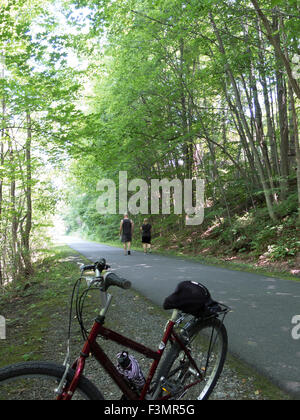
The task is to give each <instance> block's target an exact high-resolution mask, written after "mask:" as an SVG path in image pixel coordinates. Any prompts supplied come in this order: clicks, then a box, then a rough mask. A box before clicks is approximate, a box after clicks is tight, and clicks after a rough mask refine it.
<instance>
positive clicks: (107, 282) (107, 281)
mask: <svg viewBox="0 0 300 420" xmlns="http://www.w3.org/2000/svg"><path fill="white" fill-rule="evenodd" d="M110 286H117V287H120V288H121V289H130V288H131V282H130V281H129V280H126V279H123V278H121V277H119V276H118V275H117V274H115V273H106V274H105V275H104V289H105V290H107V289H108V288H109V287H110Z"/></svg>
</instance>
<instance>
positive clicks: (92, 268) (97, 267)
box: [80, 258, 110, 272]
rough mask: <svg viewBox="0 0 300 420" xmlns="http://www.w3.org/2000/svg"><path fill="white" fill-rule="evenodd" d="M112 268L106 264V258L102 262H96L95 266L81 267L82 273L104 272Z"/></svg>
mask: <svg viewBox="0 0 300 420" xmlns="http://www.w3.org/2000/svg"><path fill="white" fill-rule="evenodd" d="M108 268H110V266H109V265H107V264H106V261H105V259H104V258H101V260H99V261H97V262H95V264H93V265H82V266H81V267H80V269H81V271H96V270H99V271H100V272H102V271H103V270H107V269H108Z"/></svg>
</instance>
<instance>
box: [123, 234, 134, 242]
mask: <svg viewBox="0 0 300 420" xmlns="http://www.w3.org/2000/svg"><path fill="white" fill-rule="evenodd" d="M131 240H132V235H131V233H123V235H122V242H131Z"/></svg>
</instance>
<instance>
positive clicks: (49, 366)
mask: <svg viewBox="0 0 300 420" xmlns="http://www.w3.org/2000/svg"><path fill="white" fill-rule="evenodd" d="M64 372H65V367H64V366H60V365H56V364H54V363H48V362H28V363H18V364H16V365H12V366H8V367H6V368H3V369H0V400H2V401H3V400H55V399H56V398H57V395H56V393H55V389H56V388H57V386H58V384H59V383H60V381H61V379H62V377H63V375H64ZM73 376H74V371H73V370H72V369H70V370H69V372H68V374H67V377H66V384H68V383H70V382H71V381H72V379H73ZM72 399H74V400H81V399H84V400H103V395H102V394H101V392H100V391H99V390H98V389H97V388H96V387H95V385H94V384H93V383H92V382H90V381H89V380H88V379H86V378H85V377H84V376H83V377H81V378H80V381H79V384H78V387H77V389H76V392H75V394H74V396H73V397H72Z"/></svg>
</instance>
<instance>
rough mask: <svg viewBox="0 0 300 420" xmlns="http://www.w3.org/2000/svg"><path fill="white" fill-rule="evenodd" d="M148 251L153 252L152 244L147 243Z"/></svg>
mask: <svg viewBox="0 0 300 420" xmlns="http://www.w3.org/2000/svg"><path fill="white" fill-rule="evenodd" d="M147 248H148V252H149V253H151V244H147Z"/></svg>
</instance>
